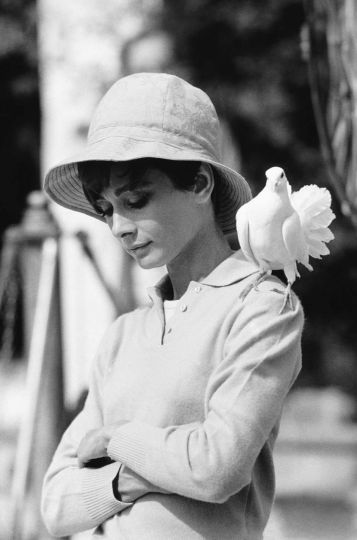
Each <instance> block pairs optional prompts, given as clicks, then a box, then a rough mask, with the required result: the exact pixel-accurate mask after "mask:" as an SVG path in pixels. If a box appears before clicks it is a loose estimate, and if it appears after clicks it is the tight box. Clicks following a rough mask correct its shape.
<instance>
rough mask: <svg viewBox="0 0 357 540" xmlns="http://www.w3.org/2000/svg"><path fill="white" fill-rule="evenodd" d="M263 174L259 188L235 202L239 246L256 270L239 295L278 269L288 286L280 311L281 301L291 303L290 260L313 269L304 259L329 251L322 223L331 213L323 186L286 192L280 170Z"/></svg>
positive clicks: (329, 235) (293, 276)
mask: <svg viewBox="0 0 357 540" xmlns="http://www.w3.org/2000/svg"><path fill="white" fill-rule="evenodd" d="M265 175H266V177H267V182H266V185H265V187H264V189H262V191H261V192H260V193H258V195H257V196H256V197H254V199H252V200H251V201H249V202H248V203H246V204H244V205H243V206H241V207H240V208H239V210H238V212H237V216H236V224H237V233H238V240H239V244H240V247H241V249H242V251H243V253H244V255H245V257H246V258H247V259H248V260H250V261H252V262H253V263H255V264H256V265H257V266H258V267H259V269H260V273H259V275H258V277H257V279H256V280H255V281H254V282H253V283H252V284H251V285H249V286H248V287H246V288H245V289H244V291H243V293H242V295H241V296H242V297H243V298H244V297H245V296H246V295H247V294H248V293H249V291H250V290H251V289H252V288H253V287H256V286H257V285H258V284H259V283H260V282H261V281H263V280H264V279H265V277H266V276H267V275H269V274H271V272H272V271H273V270H283V271H284V273H285V276H286V279H287V281H288V285H287V288H286V291H285V295H284V303H283V306H282V308H281V311H280V312H282V311H283V310H284V308H285V306H286V304H287V302H289V305H290V306H291V307H292V299H291V285H292V284H293V283H294V281H295V279H296V277H300V274H299V272H298V269H297V264H296V263H302V264H303V265H304V266H305V267H306V268H308V269H309V270H313V268H312V266H311V265H310V263H309V257H314V258H317V259H320V258H321V256H322V255H327V254H329V253H330V252H329V249H328V248H327V246H326V242H330V240H332V239H333V238H334V235H333V234H332V232H331V231H330V230H329V228H328V226H329V225H330V223H331V221H332V220H333V219H334V218H335V215H334V213H333V212H332V210H331V195H330V192H329V191H328V190H327V189H326V188H320V187H318V186H316V185H308V186H304V187H302V188H301V189H300V190H299V191H297V192H294V193H292V192H291V186H290V184H289V183H288V180H287V178H286V175H285V173H284V171H283V169H281V168H280V167H271V168H270V169H268V170H267V171H266V172H265Z"/></svg>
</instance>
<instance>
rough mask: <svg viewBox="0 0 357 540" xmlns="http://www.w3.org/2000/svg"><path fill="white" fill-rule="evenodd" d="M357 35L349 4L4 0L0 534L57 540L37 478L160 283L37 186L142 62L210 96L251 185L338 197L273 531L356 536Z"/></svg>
mask: <svg viewBox="0 0 357 540" xmlns="http://www.w3.org/2000/svg"><path fill="white" fill-rule="evenodd" d="M356 36H357V6H356V3H355V2H354V0H324V1H321V0H310V1H306V2H303V1H301V0H274V1H273V0H267V1H266V2H265V3H264V8H262V3H261V2H259V1H258V0H242V1H240V2H236V1H235V0H181V1H177V0H107V1H106V2H100V1H99V0H77V1H76V2H71V1H70V0H61V2H58V1H57V0H38V1H37V2H36V1H35V0H0V73H1V83H0V120H1V122H0V125H1V128H2V131H0V163H1V181H2V185H3V192H2V196H1V198H0V233H1V264H0V440H1V446H0V462H1V463H2V474H1V476H0V540H9V539H12V540H22V539H23V540H37V539H40V540H45V539H49V538H51V537H50V536H49V535H48V533H46V531H45V530H44V528H43V525H42V524H41V520H40V517H39V511H38V504H39V492H40V486H41V480H42V476H43V473H44V471H45V469H46V468H47V465H48V462H49V459H50V457H51V455H52V453H53V451H54V448H55V446H56V444H57V442H58V438H59V436H60V434H61V432H62V431H63V429H64V427H65V426H66V424H67V423H68V422H69V421H70V419H71V418H72V417H73V415H74V414H75V413H76V411H78V409H79V408H80V406H81V404H82V403H83V397H84V396H85V392H86V384H87V374H88V367H89V366H90V362H91V361H92V359H93V355H94V353H95V350H96V347H97V346H98V343H99V341H100V339H101V337H102V335H103V332H104V330H105V329H106V327H107V326H108V325H109V323H110V322H111V320H113V318H114V317H115V316H116V315H117V314H118V313H123V312H125V311H127V310H129V309H132V308H133V307H135V306H137V305H140V304H143V303H145V302H146V294H145V290H146V287H147V286H149V285H151V284H154V283H155V282H156V281H157V279H158V278H159V277H160V275H161V274H162V272H163V270H162V269H158V270H155V271H146V272H144V271H141V270H140V269H138V268H137V267H135V266H134V265H133V264H132V262H131V261H130V260H128V259H127V258H126V257H124V255H123V254H122V253H121V252H120V251H119V250H118V246H117V245H116V244H115V241H114V240H113V239H112V238H111V236H110V232H109V230H107V229H106V227H105V226H104V225H102V224H101V223H92V222H91V220H90V219H89V218H86V217H85V216H82V215H80V214H78V215H76V214H75V213H72V212H69V211H66V210H64V209H60V208H55V207H53V206H50V207H47V203H46V201H45V199H44V197H43V195H42V194H41V191H40V190H41V185H42V181H43V177H44V174H45V172H46V170H47V169H48V168H49V167H50V166H53V165H55V164H57V163H58V162H60V161H61V160H62V159H65V158H67V157H68V156H71V155H72V154H75V153H76V152H77V151H78V149H80V148H81V147H82V146H83V145H84V143H85V138H86V133H87V129H88V125H89V121H90V117H91V114H92V112H93V109H94V108H95V106H96V104H97V103H98V101H99V99H100V98H101V96H102V95H103V94H104V92H105V91H106V90H107V89H108V88H109V86H110V85H111V84H112V83H113V82H114V81H115V80H116V79H117V78H118V77H121V76H124V75H127V74H130V73H134V72H140V71H164V72H169V73H174V74H177V75H179V76H182V77H183V78H185V79H187V80H189V81H190V82H192V83H193V84H195V85H197V86H200V87H201V88H203V89H204V90H205V91H206V92H207V93H208V94H209V95H210V97H211V98H212V100H213V102H214V104H215V106H216V108H217V111H218V113H219V116H220V119H221V122H222V153H223V156H224V160H225V162H226V163H227V164H228V165H231V166H232V167H234V168H236V169H239V170H240V171H241V172H242V173H243V175H244V176H245V177H246V178H247V180H248V181H249V182H250V184H251V186H252V189H253V192H254V194H256V193H258V192H259V190H260V189H262V187H263V186H264V183H265V176H264V171H265V170H266V169H267V168H269V167H271V166H273V165H279V166H282V167H284V169H285V171H286V173H287V176H288V178H289V180H290V182H291V184H292V185H293V189H298V188H299V187H301V186H302V185H304V184H310V183H314V184H317V185H319V186H322V187H328V189H329V190H330V191H331V194H332V198H333V210H334V212H335V214H336V220H335V221H334V222H333V224H332V230H333V232H334V234H335V240H334V241H333V242H332V243H331V244H330V246H329V247H330V250H331V255H330V256H329V257H327V258H325V259H324V260H323V261H314V272H312V273H308V272H304V271H302V279H301V280H298V281H297V282H296V284H295V285H294V290H295V291H296V292H297V294H298V295H299V297H300V298H301V301H302V303H303V306H304V309H305V315H306V325H305V332H304V337H303V362H304V365H303V369H302V372H301V374H300V376H299V378H298V380H297V382H296V384H295V386H294V388H293V390H292V392H291V394H290V396H289V399H288V402H287V404H286V407H285V412H284V415H283V421H282V426H281V433H280V437H279V441H278V444H277V447H276V471H277V498H276V504H275V507H274V511H273V514H272V518H271V520H270V523H269V525H268V529H267V532H266V539H267V540H269V539H270V540H285V539H294V540H313V539H314V540H315V539H324V540H353V539H355V538H357V428H356V419H357V408H356V404H357V386H356V381H357V332H356V315H357V241H356V226H357V200H356V196H357V113H356V105H357V95H356V92H357V67H356V66H357V37H356ZM92 221H95V220H92ZM88 537H89V536H88V535H77V536H76V538H78V539H79V538H83V539H84V538H88Z"/></svg>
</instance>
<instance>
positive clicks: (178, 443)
mask: <svg viewBox="0 0 357 540" xmlns="http://www.w3.org/2000/svg"><path fill="white" fill-rule="evenodd" d="M281 300H282V297H281V294H280V293H279V292H275V291H256V292H252V293H251V295H250V301H249V303H248V302H246V305H245V307H244V309H242V310H241V312H240V314H239V315H238V317H237V320H236V321H235V323H234V325H233V327H232V329H231V332H230V334H229V336H228V339H227V341H226V346H225V351H224V357H223V359H222V361H221V362H220V363H219V365H218V366H217V368H216V370H215V372H214V373H213V374H212V376H211V378H210V381H209V385H208V388H207V395H208V399H207V416H206V419H205V421H204V422H202V423H194V424H189V425H182V426H169V427H166V428H159V427H155V426H152V425H149V424H144V423H141V422H136V421H133V422H128V423H126V424H123V425H121V426H120V427H118V428H117V430H116V431H115V432H114V434H113V436H112V437H111V439H110V442H109V445H108V455H109V456H110V457H111V458H112V459H114V460H118V461H120V462H122V463H124V464H125V465H127V466H128V467H130V468H131V469H133V470H134V471H135V472H136V473H137V474H139V475H140V476H142V477H144V478H146V479H147V480H148V481H150V482H152V483H153V484H155V485H158V486H160V487H162V488H164V489H166V490H167V491H169V492H172V493H177V494H179V495H182V496H185V497H190V498H193V499H198V500H202V501H207V502H216V503H217V502H218V503H220V502H224V501H226V500H227V499H228V498H229V497H230V496H232V495H233V494H235V493H237V492H238V491H240V490H241V489H242V488H243V487H244V486H245V485H247V484H248V483H249V482H250V481H251V473H252V469H253V467H254V464H255V461H256V459H257V457H258V455H259V453H260V451H261V449H262V447H263V446H264V444H265V443H266V442H267V441H268V439H269V435H270V433H271V432H272V430H273V428H274V426H275V425H276V424H277V422H278V420H279V418H280V415H281V409H282V405H283V402H284V399H285V397H286V394H287V392H288V390H289V389H290V387H291V385H292V383H293V382H294V380H295V378H296V376H297V374H298V372H299V370H300V365H301V352H300V340H301V330H302V326H303V314H302V310H301V306H300V304H299V303H298V301H296V302H295V308H294V309H292V310H290V309H287V310H285V311H284V312H283V313H282V314H280V313H279V312H280V308H281Z"/></svg>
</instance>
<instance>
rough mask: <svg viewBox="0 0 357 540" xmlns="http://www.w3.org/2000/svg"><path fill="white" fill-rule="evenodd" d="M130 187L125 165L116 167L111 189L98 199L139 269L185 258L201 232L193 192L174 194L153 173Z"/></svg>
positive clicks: (156, 172)
mask: <svg viewBox="0 0 357 540" xmlns="http://www.w3.org/2000/svg"><path fill="white" fill-rule="evenodd" d="M137 180H139V181H138V182H137ZM129 187H130V176H129V171H128V166H127V165H125V164H123V163H114V164H113V165H112V166H111V169H110V177H109V185H108V187H107V188H105V189H104V190H103V192H102V193H101V195H100V197H99V198H98V199H97V200H96V208H97V209H98V210H99V211H100V213H102V214H103V215H104V217H105V219H106V221H107V223H108V225H109V227H110V229H111V231H112V233H113V235H114V236H115V237H116V238H117V239H118V240H119V242H120V243H121V245H122V246H123V248H124V250H125V251H126V252H127V253H129V255H131V256H132V257H133V258H134V259H136V261H137V262H138V264H139V265H140V266H141V267H142V268H155V267H158V266H163V265H167V264H170V263H172V262H173V261H174V260H175V258H176V257H178V256H181V258H180V260H182V256H184V258H185V256H187V258H189V257H190V252H191V249H194V246H195V240H196V241H198V235H199V232H200V231H201V230H202V227H204V220H203V218H202V211H201V212H200V208H199V207H200V205H199V204H198V203H197V200H196V199H197V198H196V195H195V191H180V190H178V189H177V188H175V187H174V186H173V184H172V182H171V180H170V179H169V177H168V176H167V175H166V174H165V173H164V172H162V171H160V170H159V169H156V168H151V169H147V170H146V171H144V172H143V173H142V178H140V179H135V187H134V188H133V187H131V189H129Z"/></svg>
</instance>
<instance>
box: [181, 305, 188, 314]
mask: <svg viewBox="0 0 357 540" xmlns="http://www.w3.org/2000/svg"><path fill="white" fill-rule="evenodd" d="M180 310H181V311H182V313H183V312H184V311H187V305H186V304H181V305H180Z"/></svg>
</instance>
